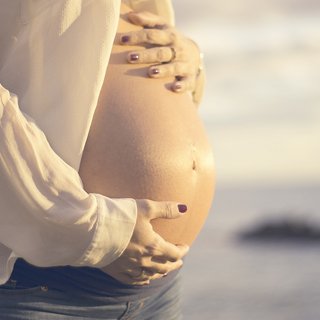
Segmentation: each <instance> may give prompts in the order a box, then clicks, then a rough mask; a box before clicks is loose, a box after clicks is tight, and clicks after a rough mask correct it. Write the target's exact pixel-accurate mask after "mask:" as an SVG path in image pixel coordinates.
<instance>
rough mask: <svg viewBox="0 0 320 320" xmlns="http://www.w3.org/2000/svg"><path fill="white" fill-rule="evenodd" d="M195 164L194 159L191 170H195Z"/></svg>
mask: <svg viewBox="0 0 320 320" xmlns="http://www.w3.org/2000/svg"><path fill="white" fill-rule="evenodd" d="M196 168H197V166H196V160H193V161H192V170H196Z"/></svg>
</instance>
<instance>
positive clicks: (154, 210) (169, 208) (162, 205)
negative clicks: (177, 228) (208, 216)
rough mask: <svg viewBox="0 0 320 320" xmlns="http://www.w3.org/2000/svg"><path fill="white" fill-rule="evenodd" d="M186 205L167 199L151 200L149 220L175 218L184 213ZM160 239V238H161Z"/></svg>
mask: <svg viewBox="0 0 320 320" xmlns="http://www.w3.org/2000/svg"><path fill="white" fill-rule="evenodd" d="M187 210H188V207H187V205H185V204H182V203H176V202H168V201H153V202H152V203H151V205H150V212H149V216H150V220H153V219H157V218H164V219H176V218H180V217H181V216H183V215H184V214H186V212H187ZM161 239H162V238H161Z"/></svg>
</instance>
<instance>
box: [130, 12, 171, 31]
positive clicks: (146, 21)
mask: <svg viewBox="0 0 320 320" xmlns="http://www.w3.org/2000/svg"><path fill="white" fill-rule="evenodd" d="M128 19H129V21H130V22H131V23H133V24H135V25H137V26H142V27H147V28H158V27H159V26H165V25H166V21H165V19H164V18H163V17H161V16H158V15H155V14H153V13H151V12H148V11H142V12H129V13H128Z"/></svg>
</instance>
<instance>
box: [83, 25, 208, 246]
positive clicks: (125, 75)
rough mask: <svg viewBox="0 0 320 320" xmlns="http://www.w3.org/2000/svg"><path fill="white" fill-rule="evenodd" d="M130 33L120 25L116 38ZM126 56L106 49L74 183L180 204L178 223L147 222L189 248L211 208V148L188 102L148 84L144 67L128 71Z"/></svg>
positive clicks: (158, 83) (163, 82)
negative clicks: (181, 212) (184, 207)
mask: <svg viewBox="0 0 320 320" xmlns="http://www.w3.org/2000/svg"><path fill="white" fill-rule="evenodd" d="M128 28H129V30H128ZM133 28H136V27H133V26H132V25H131V24H128V23H126V22H125V21H124V20H123V19H121V21H120V26H119V30H118V31H119V32H127V31H130V30H132V29H133ZM130 50H133V49H132V47H131V48H130ZM127 51H128V49H127V48H126V47H123V46H120V45H114V47H113V52H112V56H111V59H110V63H109V67H108V70H107V74H106V78H105V81H104V84H103V88H102V90H101V93H100V97H99V102H98V106H97V109H96V112H95V115H94V118H93V122H92V126H91V129H90V132H89V136H88V140H87V143H86V146H85V150H84V153H83V157H82V162H81V167H80V176H81V178H82V179H83V183H84V187H85V189H86V190H87V191H88V192H96V193H101V194H104V195H106V196H108V197H113V198H117V197H119V198H120V197H131V198H135V199H152V200H165V201H177V202H181V203H186V204H187V205H188V213H187V214H186V215H185V216H184V217H182V218H179V219H177V220H162V219H159V220H154V221H153V227H154V229H155V230H156V231H157V232H158V233H159V234H160V235H161V236H162V237H163V238H164V239H166V240H168V241H170V242H172V243H187V244H190V243H191V242H192V241H193V240H194V239H195V237H196V235H197V234H198V232H199V231H200V229H201V227H202V225H203V223H204V221H205V218H206V216H207V214H208V211H209V208H210V205H211V201H212V196H213V188H214V169H213V157H212V151H211V147H210V144H209V142H208V140H207V136H206V133H205V130H204V127H203V125H202V123H201V121H200V119H199V117H198V114H197V110H196V108H195V106H194V105H193V102H192V99H191V97H190V96H189V95H187V94H176V93H173V92H171V91H169V90H167V89H166V81H167V80H163V79H159V80H152V79H148V78H147V77H146V69H145V67H144V66H139V67H137V66H136V65H128V64H127V63H126V55H127Z"/></svg>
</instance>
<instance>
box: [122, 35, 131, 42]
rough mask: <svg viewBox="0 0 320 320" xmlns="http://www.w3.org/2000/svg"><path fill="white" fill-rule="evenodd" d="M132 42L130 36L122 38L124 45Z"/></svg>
mask: <svg viewBox="0 0 320 320" xmlns="http://www.w3.org/2000/svg"><path fill="white" fill-rule="evenodd" d="M129 41H130V37H129V36H122V37H121V42H122V43H127V42H129Z"/></svg>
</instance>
